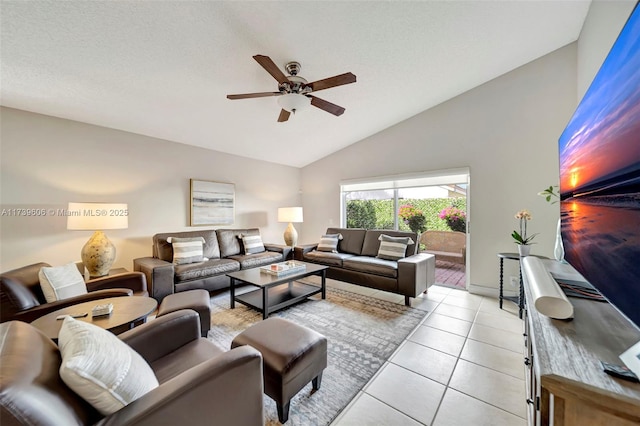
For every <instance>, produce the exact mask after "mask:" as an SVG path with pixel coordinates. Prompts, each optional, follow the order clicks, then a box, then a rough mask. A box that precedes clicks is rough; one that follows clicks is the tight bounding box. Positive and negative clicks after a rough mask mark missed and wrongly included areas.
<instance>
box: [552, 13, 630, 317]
mask: <svg viewBox="0 0 640 426" xmlns="http://www.w3.org/2000/svg"><path fill="white" fill-rule="evenodd" d="M559 149H560V197H561V207H560V213H561V219H562V239H563V242H564V244H565V250H566V260H567V261H568V262H569V263H570V264H571V265H573V266H574V267H575V268H576V269H577V270H578V271H579V272H580V273H582V275H584V277H585V278H586V279H587V280H588V281H589V282H590V283H591V284H592V285H593V286H595V287H596V288H597V289H598V290H600V292H602V294H603V295H604V296H605V297H607V298H608V299H609V300H610V301H611V302H612V303H613V304H614V305H615V306H617V307H618V308H619V309H620V310H621V311H622V312H623V313H624V314H625V315H627V317H629V318H630V319H631V320H632V321H633V322H635V323H636V324H638V325H640V309H638V308H637V301H638V300H640V9H639V8H638V7H636V9H635V11H634V12H633V13H632V15H631V17H630V18H629V20H628V21H627V23H626V25H625V27H624V28H623V30H622V32H621V33H620V35H619V36H618V39H617V40H616V42H615V44H614V45H613V47H612V49H611V51H610V52H609V55H608V56H607V58H606V59H605V61H604V63H603V64H602V67H601V68H600V71H599V72H598V74H597V75H596V77H595V79H594V80H593V82H592V83H591V86H590V87H589V90H588V91H587V93H586V94H585V96H584V98H583V99H582V101H581V102H580V104H579V105H578V108H577V109H576V111H575V113H574V115H573V117H572V118H571V121H570V122H569V124H568V125H567V127H566V129H565V130H564V132H563V133H562V135H561V136H560V140H559Z"/></svg>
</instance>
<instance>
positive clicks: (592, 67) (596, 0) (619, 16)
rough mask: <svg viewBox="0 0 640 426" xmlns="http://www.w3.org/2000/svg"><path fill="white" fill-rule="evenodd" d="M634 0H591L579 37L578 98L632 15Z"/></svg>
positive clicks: (583, 92) (589, 83) (585, 89)
mask: <svg viewBox="0 0 640 426" xmlns="http://www.w3.org/2000/svg"><path fill="white" fill-rule="evenodd" d="M635 5H636V0H619V1H613V0H606V1H605V0H593V1H592V2H591V6H590V7H589V13H588V15H587V19H585V22H584V25H583V26H582V31H581V32H580V38H579V39H578V100H580V99H582V97H583V96H584V94H585V92H586V91H587V89H588V88H589V86H590V85H591V82H592V81H593V78H594V77H595V76H596V73H597V72H598V70H599V69H600V66H601V65H602V62H603V61H604V59H605V58H606V57H607V54H608V53H609V50H611V46H612V45H613V43H614V42H615V41H616V38H617V37H618V34H619V33H620V30H621V29H622V27H623V26H624V24H625V22H627V18H628V17H629V15H631V12H632V11H633V8H634V6H635Z"/></svg>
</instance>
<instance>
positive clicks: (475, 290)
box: [467, 284, 518, 299]
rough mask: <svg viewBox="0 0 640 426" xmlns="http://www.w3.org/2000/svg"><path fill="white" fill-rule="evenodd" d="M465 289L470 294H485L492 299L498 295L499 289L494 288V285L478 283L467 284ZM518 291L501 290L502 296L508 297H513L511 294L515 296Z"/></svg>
mask: <svg viewBox="0 0 640 426" xmlns="http://www.w3.org/2000/svg"><path fill="white" fill-rule="evenodd" d="M467 291H468V292H469V293H471V294H477V295H479V296H487V297H493V298H494V299H497V298H498V297H499V296H500V291H499V289H497V288H495V287H486V286H482V285H478V284H469V287H468V288H467ZM517 295H518V293H517V292H516V291H515V290H504V291H503V296H509V297H513V296H517Z"/></svg>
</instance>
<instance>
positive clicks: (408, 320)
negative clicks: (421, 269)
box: [208, 287, 427, 426]
mask: <svg viewBox="0 0 640 426" xmlns="http://www.w3.org/2000/svg"><path fill="white" fill-rule="evenodd" d="M244 288H245V289H246V290H250V289H251V288H250V287H244ZM211 305H212V311H211V324H212V326H211V330H210V331H209V335H208V338H209V339H210V340H211V341H213V342H214V343H215V344H216V345H218V346H220V347H221V348H222V349H224V350H228V349H229V348H230V347H231V341H232V340H233V338H234V337H235V336H236V335H237V334H238V333H240V332H241V331H243V330H245V329H246V328H247V327H249V326H250V325H251V324H253V323H255V322H258V321H261V320H262V314H260V313H258V312H256V311H254V310H252V309H249V308H247V307H245V306H244V305H241V304H238V303H236V308H235V309H229V292H223V293H221V294H219V295H216V296H214V297H212V298H211ZM426 314H427V312H426V311H424V310H420V309H417V308H411V307H407V306H404V305H401V304H398V303H393V302H387V301H384V300H380V299H376V298H373V297H368V296H364V295H360V294H356V293H352V292H349V291H345V290H340V289H336V288H329V287H328V288H327V299H325V300H322V299H321V298H320V297H319V295H318V296H314V297H313V298H310V299H308V300H307V301H304V302H302V303H299V304H297V305H294V306H291V307H289V308H286V309H283V310H281V311H279V312H276V313H274V314H272V315H271V316H278V317H281V318H286V319H288V320H291V321H293V322H295V323H297V324H301V325H304V326H306V327H309V328H311V329H313V330H315V331H317V332H318V333H321V334H323V335H324V336H326V337H327V340H328V354H327V356H328V366H327V368H326V369H325V371H324V373H323V376H322V385H321V387H320V389H319V390H318V391H316V392H314V393H311V384H308V385H307V386H306V387H305V388H304V389H302V390H301V391H300V392H299V393H298V394H297V395H296V396H295V397H294V398H293V399H292V401H291V408H290V412H289V421H288V422H287V425H290V426H295V425H305V426H307V425H328V424H329V423H331V421H332V420H333V419H334V418H335V417H336V416H337V415H338V414H339V413H340V412H341V411H342V410H343V409H344V408H345V407H346V406H347V404H348V403H349V402H350V401H351V399H353V397H355V396H356V394H357V393H358V391H359V390H361V389H362V388H363V387H364V385H365V384H366V383H367V382H368V381H369V380H370V379H371V377H373V375H374V374H375V373H376V371H378V369H379V368H380V367H382V365H383V364H384V362H385V361H386V360H387V359H388V358H389V357H390V356H391V354H392V353H393V352H394V351H395V350H396V348H397V347H398V346H399V345H400V343H402V342H403V341H404V339H405V338H406V337H407V336H408V335H409V333H410V332H411V331H412V330H413V329H414V328H415V327H416V326H417V325H418V324H419V323H420V321H421V320H422V318H424V317H425V315H426ZM264 401H265V419H266V424H267V425H279V424H280V423H279V422H278V415H277V411H276V406H275V403H274V402H273V401H272V400H271V398H269V397H268V396H266V395H265V398H264Z"/></svg>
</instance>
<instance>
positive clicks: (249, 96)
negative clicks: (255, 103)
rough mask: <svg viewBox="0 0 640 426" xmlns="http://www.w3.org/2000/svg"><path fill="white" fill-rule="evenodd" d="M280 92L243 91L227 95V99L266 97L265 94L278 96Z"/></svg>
mask: <svg viewBox="0 0 640 426" xmlns="http://www.w3.org/2000/svg"><path fill="white" fill-rule="evenodd" d="M281 94H282V93H280V92H261V93H243V94H241V95H227V99H249V98H266V97H267V96H278V95H281Z"/></svg>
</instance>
